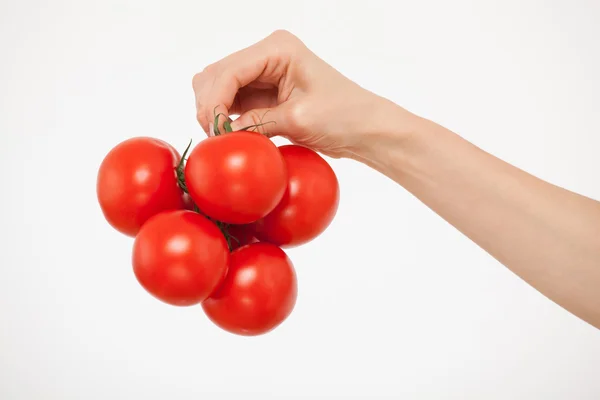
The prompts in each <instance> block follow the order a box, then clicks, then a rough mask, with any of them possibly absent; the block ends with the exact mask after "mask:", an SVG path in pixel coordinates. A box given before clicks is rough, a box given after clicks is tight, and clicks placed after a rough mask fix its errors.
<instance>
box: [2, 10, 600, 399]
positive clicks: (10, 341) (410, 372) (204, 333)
mask: <svg viewBox="0 0 600 400" xmlns="http://www.w3.org/2000/svg"><path fill="white" fill-rule="evenodd" d="M599 20H600V3H599V2H598V1H596V0H588V1H583V0H580V1H572V0H571V1H567V0H565V1H542V0H539V1H533V0H529V1H524V0H511V1H506V0H505V1H496V2H490V1H485V2H481V1H470V2H469V1H452V2H450V1H444V0H439V1H416V0H411V1H389V2H384V1H374V0H369V1H364V2H360V3H354V2H351V1H338V2H334V1H323V0H321V1H318V2H311V1H305V0H302V1H300V0H298V1H293V2H291V1H290V2H285V1H283V0H279V1H249V0H247V1H232V0H230V1H226V2H220V1H200V0H196V1H187V2H178V1H164V2H157V1H148V0H145V1H123V0H118V1H117V0H110V1H108V0H105V1H75V0H73V1H50V2H48V1H41V0H40V1H22V0H21V1H17V0H13V1H9V0H1V3H0V51H1V52H0V57H1V59H0V137H1V141H0V155H1V159H0V163H1V165H0V177H1V182H2V189H1V194H2V196H1V197H0V198H1V202H2V203H1V204H2V207H0V235H1V241H0V243H1V245H0V249H1V251H0V398H1V399H3V400H13V399H28V400H29V399H44V400H46V399H86V400H95V399H102V400H104V399H148V400H150V399H174V400H179V399H216V400H220V399H230V398H231V399H245V400H246V399H285V398H364V399H367V398H369V399H375V398H403V399H544V400H546V399H578V400H585V399H598V398H600V380H598V379H597V378H598V376H599V372H600V331H598V330H597V329H594V328H592V327H591V326H589V325H587V324H586V323H584V322H582V321H580V320H578V319H577V318H575V317H574V316H572V315H570V314H568V313H567V312H565V311H564V310H563V309H561V308H560V307H558V306H557V305H555V304H554V303H552V302H550V301H549V300H547V299H546V298H545V297H543V296H542V295H540V294H539V293H538V292H536V291H535V290H533V289H532V288H530V287H529V286H527V285H526V284H525V283H524V282H522V281H521V280H520V279H519V278H517V277H516V276H515V275H513V274H512V273H511V272H509V271H508V270H507V269H505V268H504V267H503V266H501V265H500V264H498V263H497V262H496V261H494V260H493V259H492V258H491V257H489V256H488V255H487V254H485V253H484V252H483V251H482V250H480V249H479V248H478V247H477V246H475V245H474V244H472V243H471V242H469V241H468V240H467V239H466V238H464V237H463V236H462V235H461V234H460V233H458V232H457V231H455V230H454V229H453V228H452V227H451V226H449V225H448V224H447V223H445V222H444V221H443V220H442V219H441V218H439V217H438V216H436V215H435V214H433V213H432V212H431V211H430V210H428V209H427V208H426V207H424V206H423V205H422V204H421V203H419V202H418V201H417V200H416V199H415V198H413V197H412V196H411V195H409V194H407V192H405V191H404V190H403V189H402V188H401V187H399V186H397V185H395V184H394V183H393V182H391V181H390V180H388V179H387V178H384V177H382V176H380V175H378V174H377V173H375V172H374V171H371V170H369V169H368V168H366V167H364V166H362V165H359V164H357V163H354V162H351V161H347V160H331V164H332V166H333V167H334V169H335V170H336V172H337V174H338V176H339V179H340V184H341V195H342V198H341V204H340V209H339V213H338V215H337V217H336V219H335V221H334V223H333V224H332V225H331V227H330V229H329V230H328V231H327V232H326V233H324V234H323V235H322V236H321V237H320V238H319V239H318V240H317V241H315V242H312V243H311V244H310V245H307V246H305V247H303V248H299V249H295V250H292V251H289V255H290V257H291V258H292V259H293V261H294V263H295V266H296V268H297V273H298V277H299V298H298V303H297V306H296V309H295V310H294V312H293V314H292V315H291V317H290V318H289V319H288V320H287V321H286V322H285V323H284V324H283V325H281V326H280V327H279V328H278V329H277V330H275V331H273V332H272V333H270V334H268V335H265V336H262V337H255V338H242V337H237V336H233V335H230V334H228V333H226V332H224V331H221V330H220V329H218V328H216V327H215V326H213V325H212V324H211V323H210V322H209V321H208V320H207V318H206V317H205V316H204V315H203V314H202V311H201V309H200V308H199V307H193V308H174V307H170V306H167V305H164V304H162V303H160V302H159V301H157V300H155V299H154V298H152V297H151V296H149V295H148V294H147V293H146V292H144V291H143V289H141V287H140V286H139V285H138V284H137V282H136V281H135V278H134V276H133V273H132V269H131V265H130V250H131V244H132V241H131V239H128V238H126V237H123V236H121V235H119V234H117V233H116V232H115V231H113V230H111V228H110V227H109V226H108V224H107V223H106V222H105V221H104V220H103V218H102V215H101V213H100V209H99V207H98V205H97V201H96V194H95V179H96V172H97V168H98V166H99V164H100V162H101V160H102V158H103V156H104V155H105V154H106V152H107V151H108V150H109V149H110V148H111V147H112V146H114V145H115V144H117V143H118V142H120V141H121V140H124V139H126V138H129V137H131V136H138V135H149V136H155V137H159V138H162V139H164V140H167V141H168V142H170V143H172V144H173V145H175V146H176V147H177V148H179V149H180V150H182V149H183V147H184V146H185V145H186V144H187V142H188V140H189V139H190V138H191V137H193V138H195V140H196V141H197V140H200V139H201V138H203V137H204V136H203V133H202V131H201V130H200V128H199V126H198V125H197V123H196V121H195V110H194V101H193V94H192V90H191V78H192V75H193V74H194V73H195V72H197V71H200V70H202V68H203V67H204V66H205V65H207V64H208V63H211V62H213V61H216V60H217V59H219V58H221V57H223V56H225V55H227V54H229V53H231V52H233V51H235V50H238V49H240V48H242V47H245V46H247V45H250V44H252V43H254V42H256V41H258V40H260V39H261V38H263V37H265V36H267V35H268V34H269V33H271V32H272V31H273V30H275V29H278V28H285V29H288V30H290V31H292V32H294V33H295V34H297V35H298V36H299V37H300V38H301V39H303V40H304V41H305V43H306V44H307V45H308V46H309V47H310V48H312V49H313V50H314V51H315V52H316V53H317V54H319V55H320V56H322V57H323V58H324V59H325V60H327V61H328V62H330V63H331V64H332V65H334V66H335V67H336V68H338V69H339V70H340V71H342V72H343V73H344V74H346V75H347V76H349V77H350V78H352V79H354V80H356V81H357V82H359V83H360V84H361V85H363V86H364V87H366V88H368V89H370V90H373V91H375V92H377V93H379V94H381V95H384V96H386V97H388V98H390V99H392V100H394V101H396V102H398V103H399V104H401V105H403V106H405V107H407V108H408V109H410V110H411V111H414V112H416V113H418V114H421V115H423V116H425V117H428V118H431V119H433V120H435V121H437V122H439V123H441V124H443V125H445V126H447V127H448V128H450V129H452V130H454V131H456V132H458V133H460V134H461V135H463V136H464V137H465V138H467V139H468V140H471V141H472V142H474V143H475V144H477V145H478V146H480V147H482V148H484V149H485V150H487V151H489V152H491V153H493V154H495V155H497V156H499V157H501V158H503V159H505V160H507V161H509V162H511V163H513V164H515V165H517V166H519V167H521V168H523V169H525V170H527V171H529V172H531V173H534V174H536V175H538V176H540V177H541V178H543V179H546V180H548V181H551V182H552V183H555V184H558V185H561V186H563V187H566V188H568V189H571V190H574V191H577V192H580V193H582V194H585V195H587V196H590V197H593V198H596V199H600V185H599V179H598V171H600V158H598V149H599V148H600V140H599V139H598V135H599V133H600V118H599V116H600V113H599V111H598V110H599V108H600V97H599V94H598V93H600V73H599V71H600V47H599V46H598V38H599V37H600V25H599V24H598V21H599ZM278 143H281V142H280V141H278ZM599 290H600V288H599Z"/></svg>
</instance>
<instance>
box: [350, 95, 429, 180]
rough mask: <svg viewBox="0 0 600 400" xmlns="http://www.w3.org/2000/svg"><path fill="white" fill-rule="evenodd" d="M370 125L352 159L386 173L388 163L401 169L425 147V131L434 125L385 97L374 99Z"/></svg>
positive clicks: (351, 150)
mask: <svg viewBox="0 0 600 400" xmlns="http://www.w3.org/2000/svg"><path fill="white" fill-rule="evenodd" d="M368 115H370V116H371V118H369V119H368V127H367V128H366V129H364V131H363V133H362V134H361V136H360V139H359V140H358V142H357V144H356V146H354V147H353V148H352V149H350V151H349V153H350V155H349V158H352V159H354V160H357V161H360V162H362V163H364V164H366V165H368V166H370V167H372V168H375V169H377V170H378V171H380V172H383V173H386V170H387V168H388V165H390V164H393V165H394V169H398V167H400V168H401V169H402V168H403V166H404V165H405V164H406V165H408V164H409V163H410V162H411V161H410V159H411V158H412V157H413V156H414V155H415V153H416V152H418V149H419V148H420V147H423V145H424V143H423V141H425V140H426V136H427V135H426V133H427V131H430V130H431V129H432V127H431V126H430V125H434V124H433V123H432V122H430V121H428V120H426V119H424V118H421V117H419V116H417V115H415V114H413V113H411V112H409V111H407V110H406V109H404V108H402V107H400V106H399V105H397V104H395V103H393V102H392V101H390V100H387V99H385V98H379V97H378V100H377V101H375V102H373V104H372V110H371V111H370V112H369V114H368Z"/></svg>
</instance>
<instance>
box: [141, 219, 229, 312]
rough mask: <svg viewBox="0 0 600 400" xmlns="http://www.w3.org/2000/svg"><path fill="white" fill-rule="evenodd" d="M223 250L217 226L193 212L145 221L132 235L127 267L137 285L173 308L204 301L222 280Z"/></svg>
mask: <svg viewBox="0 0 600 400" xmlns="http://www.w3.org/2000/svg"><path fill="white" fill-rule="evenodd" d="M228 262H229V249H228V248H227V242H226V240H225V237H224V236H223V234H222V233H221V231H220V230H219V228H218V227H217V226H216V225H215V224H214V223H213V222H212V221H209V220H208V219H207V218H206V217H204V216H202V215H200V214H198V213H195V212H193V211H187V210H181V211H168V212H163V213H160V214H158V215H156V216H154V217H152V218H151V219H149V220H148V222H146V223H145V224H144V226H143V227H142V229H141V230H140V232H139V234H138V235H137V237H136V238H135V242H134V245H133V271H134V273H135V276H136V278H137V280H138V281H139V282H140V284H141V285H142V287H144V289H146V290H147V291H148V292H149V293H150V294H152V295H153V296H154V297H156V298H158V299H160V300H162V301H164V302H165V303H168V304H171V305H174V306H190V305H193V304H197V303H199V302H201V301H202V300H204V299H206V298H207V297H208V296H209V295H210V294H211V293H212V292H213V291H214V290H215V289H216V287H217V286H218V285H219V284H220V283H221V282H222V280H223V278H224V276H225V273H226V271H227V263H228Z"/></svg>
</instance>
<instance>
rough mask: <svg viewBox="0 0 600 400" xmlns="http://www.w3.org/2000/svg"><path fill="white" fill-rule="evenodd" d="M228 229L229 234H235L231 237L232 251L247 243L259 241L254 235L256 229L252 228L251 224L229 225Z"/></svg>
mask: <svg viewBox="0 0 600 400" xmlns="http://www.w3.org/2000/svg"><path fill="white" fill-rule="evenodd" d="M227 231H228V233H229V235H231V236H233V238H231V239H230V242H231V250H232V251H233V250H235V249H238V248H240V247H242V246H245V245H247V244H250V243H256V242H258V240H257V239H256V238H255V237H254V231H253V230H252V225H251V224H248V225H229V227H228V228H227ZM234 238H235V239H234Z"/></svg>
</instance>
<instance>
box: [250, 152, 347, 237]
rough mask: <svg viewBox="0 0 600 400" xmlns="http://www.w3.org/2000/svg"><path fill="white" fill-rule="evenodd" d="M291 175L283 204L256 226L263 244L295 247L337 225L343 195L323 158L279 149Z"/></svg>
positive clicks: (332, 172) (310, 153) (307, 153)
mask: <svg viewBox="0 0 600 400" xmlns="http://www.w3.org/2000/svg"><path fill="white" fill-rule="evenodd" d="M279 150H280V152H281V154H282V156H283V158H284V160H285V163H286V169H287V172H288V179H289V181H288V185H287V186H288V187H287V190H286V193H285V194H284V196H283V198H282V200H281V202H280V203H279V204H278V205H277V207H276V208H275V209H274V210H273V211H272V212H271V213H270V214H269V215H267V216H266V217H264V218H262V219H261V220H260V221H257V222H256V223H255V226H254V230H255V236H256V237H257V238H258V239H259V240H260V241H262V242H269V243H273V244H276V245H278V246H281V247H287V248H289V247H295V246H299V245H301V244H304V243H307V242H309V241H311V240H313V239H314V238H316V237H317V236H319V235H320V234H321V233H323V231H325V229H327V227H328V226H329V225H330V224H331V221H333V218H334V217H335V214H336V212H337V209H338V204H339V198H340V191H339V184H338V180H337V177H336V175H335V172H334V171H333V169H332V168H331V166H330V165H329V164H328V163H327V161H325V159H323V158H322V157H321V156H320V155H319V154H317V153H315V152H314V151H312V150H310V149H308V148H306V147H301V146H296V145H285V146H281V147H279Z"/></svg>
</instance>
